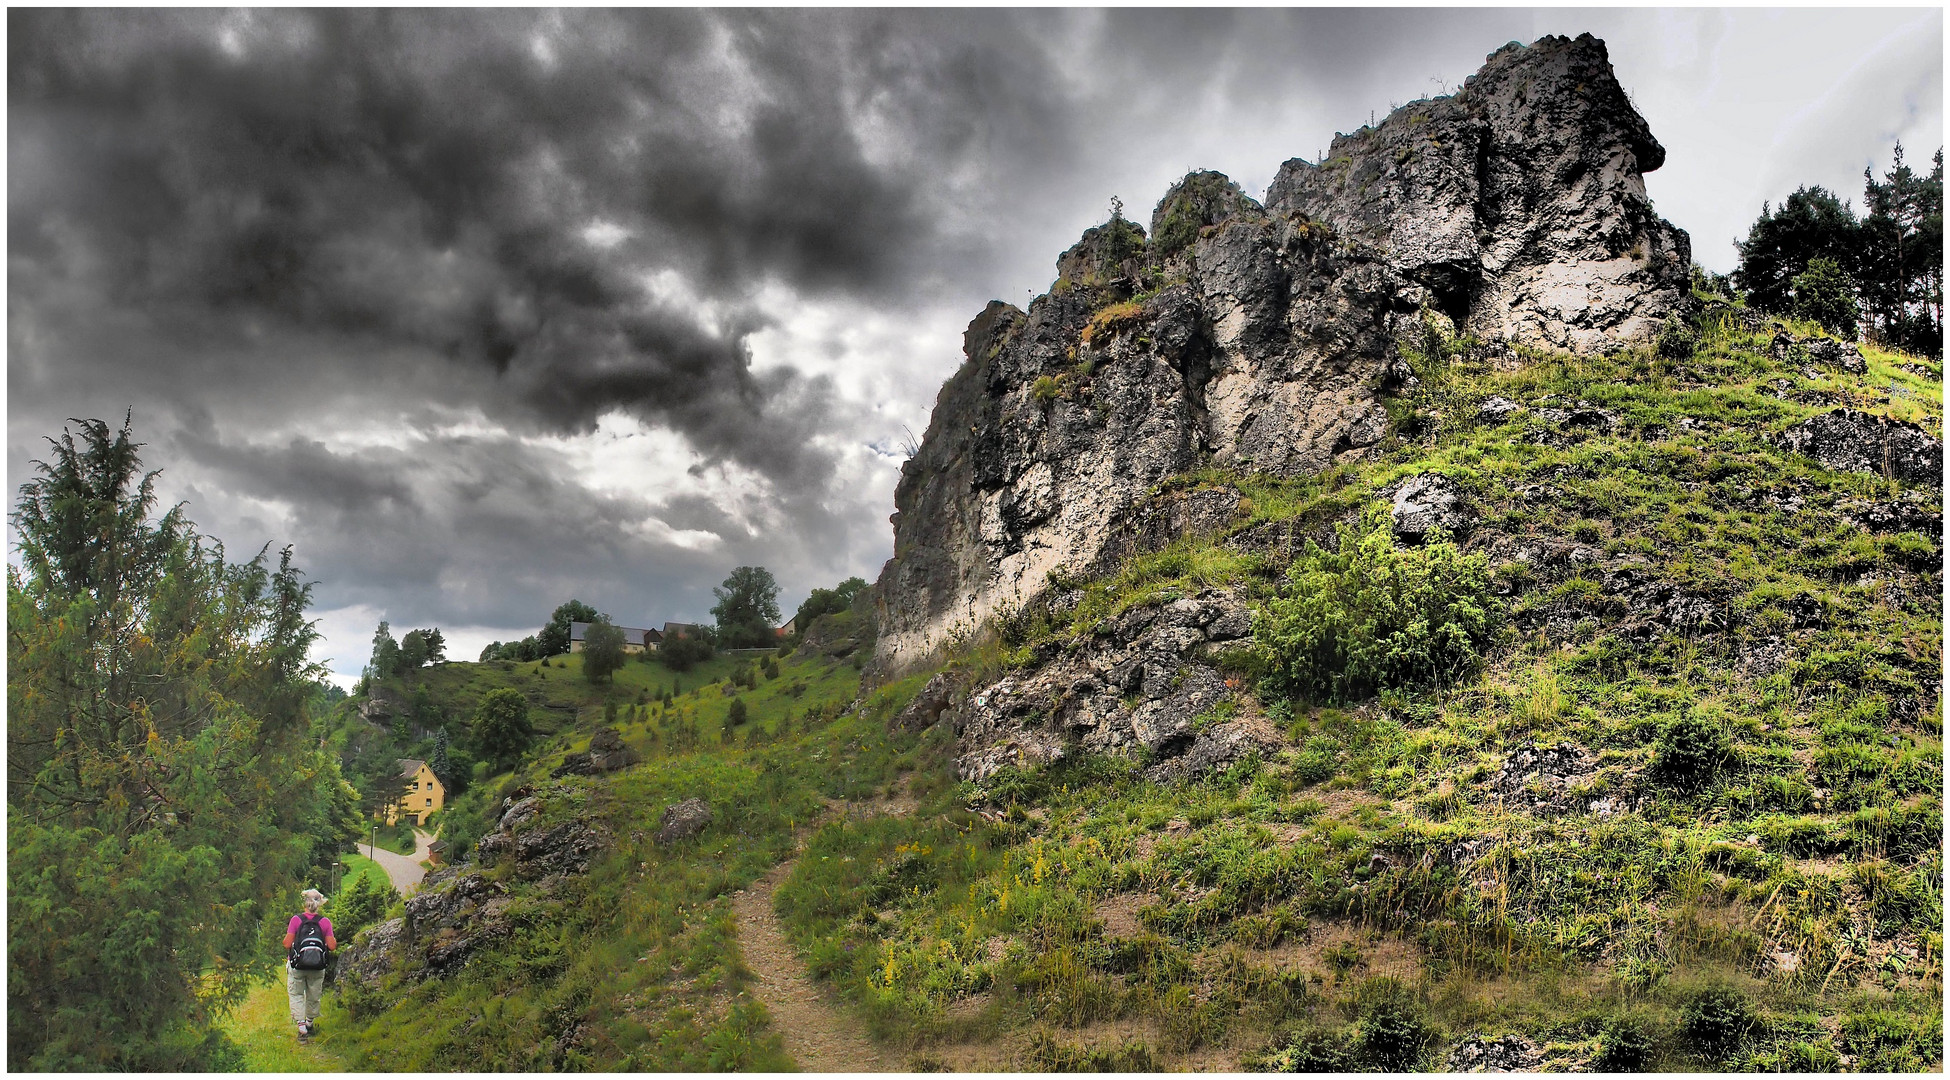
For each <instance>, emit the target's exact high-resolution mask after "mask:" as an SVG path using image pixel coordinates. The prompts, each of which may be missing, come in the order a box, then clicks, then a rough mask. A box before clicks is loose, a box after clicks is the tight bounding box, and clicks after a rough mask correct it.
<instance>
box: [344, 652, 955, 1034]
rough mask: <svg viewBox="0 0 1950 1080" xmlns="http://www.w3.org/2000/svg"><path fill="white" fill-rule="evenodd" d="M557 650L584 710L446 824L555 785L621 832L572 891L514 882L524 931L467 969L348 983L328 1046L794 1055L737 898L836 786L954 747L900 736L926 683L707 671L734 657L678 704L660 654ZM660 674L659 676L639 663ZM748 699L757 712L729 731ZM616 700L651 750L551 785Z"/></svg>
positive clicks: (468, 679)
mask: <svg viewBox="0 0 1950 1080" xmlns="http://www.w3.org/2000/svg"><path fill="white" fill-rule="evenodd" d="M560 659H562V660H563V661H564V662H565V663H566V665H567V666H566V667H563V668H550V669H547V671H546V674H545V675H543V676H541V678H540V680H539V681H538V683H537V684H536V685H537V686H538V687H540V686H546V687H548V688H549V689H548V691H546V692H547V693H549V694H552V695H553V696H552V697H550V698H549V699H548V700H551V701H555V702H559V703H560V704H561V706H562V713H563V715H564V716H565V717H570V716H580V717H581V719H580V720H577V721H569V720H566V719H565V722H564V723H563V724H562V725H561V726H560V729H559V731H558V733H557V734H556V736H555V737H554V738H553V739H550V740H548V741H547V742H546V743H545V744H543V745H542V746H540V747H538V748H537V751H536V753H534V754H533V755H531V757H530V759H529V761H528V762H527V763H525V764H524V766H523V767H522V768H521V769H519V770H517V771H516V772H515V773H513V774H508V775H504V776H499V777H494V778H491V779H489V780H487V781H486V782H483V783H479V784H477V785H475V787H474V788H473V790H471V791H470V792H468V793H467V795H465V796H463V797H462V798H461V799H460V800H457V801H456V803H455V804H453V805H452V806H451V807H450V808H449V810H448V811H447V812H446V813H445V814H443V815H442V816H443V818H444V820H445V823H446V826H447V829H448V830H449V833H450V835H455V836H467V837H471V836H478V835H480V833H482V832H484V831H486V830H487V829H488V828H490V827H491V823H492V821H493V820H494V819H496V818H498V817H499V814H500V807H501V802H502V799H503V798H504V797H505V795H506V793H507V792H510V791H512V790H513V789H515V788H516V787H519V786H523V785H534V784H544V785H548V784H552V785H554V786H552V787H549V788H548V790H549V791H550V792H551V795H552V798H554V799H555V800H556V802H557V803H558V804H560V805H566V806H569V807H572V808H573V810H572V812H573V813H575V814H576V815H577V816H579V817H581V818H582V819H583V820H585V821H588V822H590V823H592V824H596V825H599V826H600V827H603V828H605V829H606V830H607V831H608V832H609V833H610V835H611V836H612V837H614V840H615V843H614V846H613V848H612V850H611V852H610V854H609V855H608V857H607V858H605V859H604V860H603V861H602V862H601V863H600V865H599V866H597V867H596V868H595V869H594V870H593V871H592V872H591V873H590V874H589V875H587V877H583V878H574V879H571V880H570V881H569V882H567V883H565V884H564V886H563V889H564V890H565V891H564V892H563V893H559V894H555V895H553V896H548V897H544V896H543V895H542V894H541V893H540V892H539V891H538V890H537V889H536V888H534V887H531V886H527V885H522V884H515V885H514V895H515V896H517V897H519V898H521V900H522V901H523V905H524V906H523V907H522V908H521V909H520V914H521V916H522V918H520V919H519V920H518V921H519V922H520V924H521V929H520V931H519V932H518V933H516V934H515V935H513V936H512V937H511V938H510V939H508V940H506V941H504V942H502V943H500V944H499V945H498V946H497V947H496V948H495V949H493V950H492V951H491V952H490V953H489V954H488V955H486V956H483V957H479V958H477V959H476V960H475V961H473V962H472V963H470V965H469V966H468V967H467V968H466V969H465V970H464V971H463V972H462V973H460V974H459V975H457V976H453V977H450V978H446V979H430V980H427V981H425V982H421V983H418V984H414V983H412V982H410V981H396V982H395V983H393V984H390V985H389V986H387V987H385V988H383V989H382V990H381V991H380V992H379V993H376V994H360V993H356V992H351V991H348V992H345V993H342V994H341V995H340V996H339V997H338V998H336V999H335V1000H334V1002H333V1004H332V1005H331V1006H330V1007H329V1009H328V1012H327V1015H326V1017H325V1020H326V1024H325V1031H326V1033H327V1034H326V1045H327V1047H328V1048H329V1049H330V1050H331V1051H332V1052H334V1053H336V1054H339V1055H342V1056H343V1057H344V1058H345V1059H346V1060H347V1061H349V1062H350V1063H351V1067H353V1068H357V1069H383V1070H445V1069H497V1070H510V1069H555V1068H583V1069H589V1068H594V1069H651V1070H699V1069H706V1068H728V1067H737V1068H772V1069H777V1068H786V1067H789V1065H790V1062H789V1060H788V1059H786V1058H785V1057H783V1056H782V1054H781V1053H780V1051H779V1048H778V1040H777V1038H776V1037H775V1036H774V1035H772V1034H771V1033H769V1032H768V1031H767V1028H766V1021H765V1015H764V1010H763V1009H762V1007H760V1006H758V1005H757V1004H756V1003H755V1002H753V1001H752V1000H751V998H750V996H749V994H748V993H746V991H745V987H746V985H747V983H748V982H749V979H750V972H749V971H748V970H747V969H746V968H745V967H744V965H743V964H742V962H741V960H740V956H739V953H738V949H737V946H736V943H735V940H734V938H733V936H732V935H731V932H730V929H729V905H730V899H729V898H730V896H731V894H732V893H734V892H736V891H737V890H738V889H740V888H742V887H744V886H745V885H747V884H749V883H750V882H751V881H752V880H753V879H754V878H756V877H757V876H759V875H760V874H761V873H763V872H764V871H765V870H767V869H769V868H770V867H771V866H773V865H774V864H776V863H777V862H778V861H779V860H780V859H782V858H784V857H785V854H786V853H787V852H788V851H789V850H790V848H791V844H792V840H793V837H794V834H795V831H796V830H798V829H799V828H801V827H802V826H804V825H805V824H806V823H807V822H808V821H810V820H812V819H813V818H814V817H815V816H816V815H818V814H819V813H820V812H821V811H822V810H823V809H824V807H825V802H826V800H829V799H835V800H837V799H860V798H863V797H867V796H869V795H871V794H873V793H875V792H878V791H882V790H884V789H885V788H886V787H887V785H888V784H890V783H891V782H892V781H893V780H894V778H895V777H896V776H897V775H898V774H899V773H900V772H901V771H903V770H911V769H913V768H915V766H916V763H917V762H919V761H921V760H923V759H927V758H929V756H930V755H933V756H937V757H938V756H939V755H940V753H941V740H940V739H939V738H935V739H932V740H926V739H917V738H915V737H912V736H909V737H907V738H894V737H890V736H889V735H888V734H887V732H886V720H887V718H888V716H889V715H891V713H892V711H893V709H894V708H895V707H897V705H898V704H900V703H901V702H902V701H903V700H904V697H905V696H907V695H911V693H912V690H913V686H912V684H911V683H910V684H903V685H901V686H896V687H888V688H884V689H883V690H882V691H881V692H880V693H878V694H875V695H873V696H871V697H870V698H868V699H867V700H866V701H864V702H861V703H860V707H859V708H857V709H852V710H851V711H848V710H849V708H850V706H852V705H853V703H854V699H855V696H856V693H857V690H858V685H859V682H858V680H859V672H858V670H857V669H855V668H854V667H853V666H852V665H851V664H850V663H847V662H843V661H839V660H835V659H833V658H830V657H824V656H806V655H798V656H792V657H788V658H786V659H785V660H783V661H781V662H780V673H779V676H778V677H777V678H775V679H767V678H764V677H763V676H762V675H761V676H758V683H759V685H758V686H757V688H756V689H743V688H737V687H733V686H730V685H728V684H726V683H724V682H718V683H712V684H708V685H704V686H699V683H700V682H701V681H702V680H704V679H708V678H711V677H712V676H713V675H717V676H719V677H723V676H725V675H729V674H730V673H731V672H732V671H733V670H735V669H736V668H737V667H738V666H739V665H740V664H741V663H743V661H739V660H723V659H720V660H717V661H713V662H712V663H711V664H708V665H700V666H699V668H698V669H696V670H695V671H693V672H691V673H688V674H685V675H683V676H682V679H683V682H684V685H685V686H687V687H690V688H691V689H689V690H687V692H686V693H685V694H683V695H681V696H679V697H677V698H676V699H675V700H674V702H673V703H672V705H671V706H670V707H668V708H666V707H664V706H663V705H662V704H661V703H650V702H649V701H648V689H649V688H650V687H651V686H652V684H654V683H656V682H658V678H657V676H662V682H663V685H668V673H665V672H662V671H661V669H660V668H657V667H655V666H654V665H642V664H632V665H629V666H628V667H626V668H625V669H624V672H622V673H619V675H618V679H617V683H618V685H617V687H616V688H614V689H611V688H607V687H591V686H590V685H589V684H588V683H586V682H585V681H583V679H582V677H581V671H580V667H579V663H580V662H579V659H578V658H576V657H573V656H572V657H565V658H560ZM514 667H515V668H517V669H518V670H515V671H510V670H507V669H505V668H502V667H500V666H499V665H497V664H493V663H490V664H484V665H476V664H449V665H445V666H443V667H442V668H440V669H437V670H436V671H434V672H430V673H429V674H430V675H432V676H433V677H435V678H439V679H441V680H443V683H442V687H443V691H444V692H447V693H450V694H451V695H452V697H453V698H454V699H455V700H461V699H464V698H466V697H468V696H474V697H478V695H479V694H483V693H485V692H486V691H487V690H490V689H493V688H495V687H498V686H503V685H510V682H509V680H510V679H525V678H533V677H534V675H533V673H532V671H530V670H529V669H532V668H533V667H534V665H533V664H524V665H514ZM646 672H655V674H654V675H651V676H650V677H649V678H647V679H644V678H639V676H642V675H644V674H645V673H646ZM515 685H523V684H521V683H519V682H517V683H515ZM639 689H641V690H643V691H644V697H645V704H643V705H641V706H639V705H637V704H636V698H637V690H639ZM734 698H737V699H738V700H742V701H743V702H744V704H745V706H746V715H747V720H746V722H745V723H744V724H742V725H739V726H737V727H733V728H730V729H726V727H725V723H724V721H725V718H726V715H727V713H728V711H729V709H730V703H731V701H732V700H733V699H734ZM606 702H616V703H618V704H619V706H620V712H619V715H618V717H617V723H616V726H617V727H618V729H619V730H620V731H621V733H622V735H623V737H624V740H625V742H627V743H628V744H629V745H630V746H631V748H632V749H634V750H635V751H636V752H637V753H638V754H640V755H642V756H643V757H644V758H645V759H646V761H647V762H648V763H649V764H648V765H647V766H645V767H637V768H633V769H630V770H627V771H625V772H623V773H619V774H616V775H614V776H612V777H602V778H585V777H569V778H566V779H564V780H560V781H547V780H546V777H547V775H548V773H549V772H550V770H552V769H553V768H554V767H555V766H556V765H559V764H560V763H561V762H562V760H563V758H564V756H565V755H566V754H567V753H570V752H572V751H575V750H578V749H582V748H584V747H586V746H587V743H588V736H589V732H590V731H592V730H594V729H595V728H597V727H600V726H602V725H603V723H604V714H603V706H604V704H605V703H606ZM625 703H627V704H625ZM931 771H933V772H936V773H938V772H939V770H938V769H934V770H931ZM693 796H696V797H702V798H704V799H706V800H708V801H709V802H711V804H712V805H713V806H714V807H715V809H716V813H717V819H716V822H715V823H714V825H713V826H712V828H711V829H710V830H708V831H707V832H706V833H705V834H704V835H703V836H702V837H700V838H698V839H696V840H693V841H686V842H682V843H680V844H677V845H674V846H670V847H663V846H659V845H657V844H655V843H654V841H653V840H652V839H651V834H653V833H654V832H655V831H656V828H657V819H658V815H659V814H661V812H662V809H663V807H664V806H666V805H669V804H672V803H676V802H679V801H681V800H683V799H685V798H689V797H693Z"/></svg>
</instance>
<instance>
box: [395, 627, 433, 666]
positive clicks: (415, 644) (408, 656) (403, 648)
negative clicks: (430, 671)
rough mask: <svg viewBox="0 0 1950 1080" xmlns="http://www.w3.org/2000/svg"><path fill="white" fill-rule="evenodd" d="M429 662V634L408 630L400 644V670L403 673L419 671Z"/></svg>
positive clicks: (422, 631)
mask: <svg viewBox="0 0 1950 1080" xmlns="http://www.w3.org/2000/svg"><path fill="white" fill-rule="evenodd" d="M426 662H427V634H426V631H424V630H408V631H407V632H406V636H405V637H403V638H401V639H400V642H399V669H400V671H401V673H405V672H408V671H418V670H420V669H421V668H422V667H425V666H426Z"/></svg>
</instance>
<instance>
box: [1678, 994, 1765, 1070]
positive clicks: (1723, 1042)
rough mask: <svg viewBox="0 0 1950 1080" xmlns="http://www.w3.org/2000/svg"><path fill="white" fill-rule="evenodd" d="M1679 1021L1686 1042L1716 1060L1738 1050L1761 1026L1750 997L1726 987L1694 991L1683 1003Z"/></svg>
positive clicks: (1680, 1008)
mask: <svg viewBox="0 0 1950 1080" xmlns="http://www.w3.org/2000/svg"><path fill="white" fill-rule="evenodd" d="M1679 1018H1680V1031H1681V1033H1683V1034H1684V1035H1685V1036H1686V1041H1687V1042H1689V1043H1691V1044H1692V1046H1693V1047H1694V1048H1695V1049H1697V1050H1698V1051H1699V1052H1700V1053H1702V1054H1704V1055H1706V1056H1707V1057H1710V1058H1713V1059H1716V1060H1719V1059H1723V1058H1725V1057H1726V1056H1727V1055H1729V1054H1731V1053H1732V1052H1733V1051H1735V1050H1737V1049H1739V1047H1740V1044H1741V1043H1742V1042H1744V1041H1745V1040H1746V1038H1747V1036H1748V1035H1749V1034H1751V1033H1752V1032H1753V1031H1754V1029H1755V1028H1756V1027H1758V1026H1759V1023H1760V1018H1759V1017H1758V1016H1756V1015H1755V1014H1754V1006H1753V1003H1752V1002H1750V1001H1748V1000H1747V995H1746V994H1744V993H1741V992H1740V991H1739V990H1737V989H1735V988H1733V987H1731V986H1724V985H1713V986H1706V987H1702V988H1700V989H1698V990H1695V991H1693V992H1692V993H1691V994H1690V995H1688V996H1687V998H1686V999H1685V1000H1684V1001H1683V1002H1681V1003H1680V1006H1679Z"/></svg>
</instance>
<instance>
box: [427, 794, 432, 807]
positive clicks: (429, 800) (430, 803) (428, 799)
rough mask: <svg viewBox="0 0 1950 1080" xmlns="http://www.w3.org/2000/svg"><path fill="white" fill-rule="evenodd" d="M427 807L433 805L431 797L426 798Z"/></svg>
mask: <svg viewBox="0 0 1950 1080" xmlns="http://www.w3.org/2000/svg"><path fill="white" fill-rule="evenodd" d="M427 805H428V806H432V805H433V796H431V795H429V796H427Z"/></svg>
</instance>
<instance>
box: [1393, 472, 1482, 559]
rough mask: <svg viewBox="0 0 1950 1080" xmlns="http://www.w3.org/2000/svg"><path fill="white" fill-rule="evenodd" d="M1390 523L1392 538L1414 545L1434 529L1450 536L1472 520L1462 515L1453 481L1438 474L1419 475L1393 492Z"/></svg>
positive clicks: (1462, 509)
mask: <svg viewBox="0 0 1950 1080" xmlns="http://www.w3.org/2000/svg"><path fill="white" fill-rule="evenodd" d="M1391 520H1392V521H1393V523H1394V527H1395V535H1397V536H1399V537H1401V538H1402V539H1404V540H1408V541H1411V542H1418V541H1420V540H1421V539H1422V538H1423V537H1425V536H1427V535H1428V534H1429V533H1431V532H1433V531H1435V530H1437V529H1440V530H1442V531H1443V532H1445V533H1449V534H1451V535H1453V534H1455V533H1456V532H1458V531H1461V530H1463V529H1465V528H1467V527H1468V526H1469V524H1470V522H1471V521H1472V520H1474V519H1473V518H1471V517H1470V515H1469V514H1468V513H1467V512H1466V511H1465V508H1464V502H1463V493H1462V490H1461V489H1460V488H1458V487H1456V484H1455V481H1453V480H1450V479H1449V478H1448V477H1446V476H1443V475H1442V474H1441V473H1423V474H1422V475H1420V476H1412V477H1409V478H1408V479H1407V480H1404V481H1403V482H1402V486H1401V487H1400V488H1399V489H1397V490H1396V492H1395V504H1394V509H1393V512H1392V516H1391Z"/></svg>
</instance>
